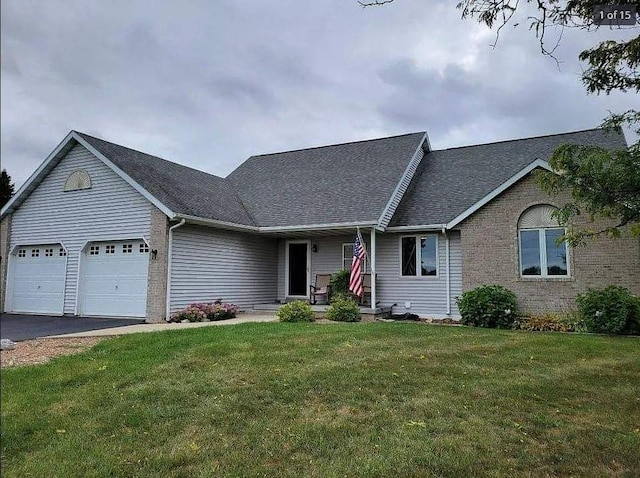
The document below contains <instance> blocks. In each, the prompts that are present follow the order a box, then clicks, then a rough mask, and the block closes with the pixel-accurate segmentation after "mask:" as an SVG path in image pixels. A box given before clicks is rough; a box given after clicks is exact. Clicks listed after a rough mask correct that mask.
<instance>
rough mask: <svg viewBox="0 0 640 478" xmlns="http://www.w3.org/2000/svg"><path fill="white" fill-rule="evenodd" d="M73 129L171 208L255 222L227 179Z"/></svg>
mask: <svg viewBox="0 0 640 478" xmlns="http://www.w3.org/2000/svg"><path fill="white" fill-rule="evenodd" d="M76 133H77V134H78V135H79V136H80V137H81V138H82V139H84V140H85V141H86V142H87V143H89V144H90V145H91V146H92V147H94V148H95V149H96V150H97V151H98V152H99V153H101V154H102V155H104V156H105V157H106V158H107V159H108V160H109V161H111V162H112V163H113V164H115V165H116V166H117V167H118V168H120V169H121V170H122V171H124V172H125V173H126V174H127V175H129V176H130V177H131V178H132V179H133V180H134V181H136V182H137V183H138V184H140V186H142V187H143V188H144V189H146V190H147V191H148V192H149V193H150V194H151V195H153V196H154V197H155V198H156V199H158V200H159V201H160V202H161V203H162V204H164V205H165V206H167V207H168V208H169V209H171V210H172V211H173V212H175V213H178V214H183V215H188V216H196V217H200V218H205V219H214V220H217V221H224V222H231V223H234V224H241V225H248V226H255V225H256V224H255V222H254V221H253V219H252V217H251V215H250V214H249V213H248V212H247V210H246V209H245V208H244V206H243V205H242V201H241V200H240V197H239V196H238V193H237V191H236V190H235V188H234V187H233V185H232V184H231V183H229V181H227V180H225V179H223V178H221V177H218V176H214V175H212V174H208V173H205V172H203V171H199V170H197V169H192V168H189V167H187V166H182V165H181V164H177V163H173V162H171V161H167V160H166V159H162V158H158V157H156V156H152V155H150V154H146V153H142V152H140V151H136V150H134V149H130V148H125V147H124V146H120V145H118V144H114V143H110V142H108V141H104V140H102V139H99V138H94V137H93V136H89V135H88V134H85V133H80V132H77V131H76Z"/></svg>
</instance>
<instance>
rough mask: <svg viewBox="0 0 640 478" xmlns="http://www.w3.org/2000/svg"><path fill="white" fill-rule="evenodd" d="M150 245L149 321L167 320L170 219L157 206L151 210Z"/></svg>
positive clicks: (147, 319)
mask: <svg viewBox="0 0 640 478" xmlns="http://www.w3.org/2000/svg"><path fill="white" fill-rule="evenodd" d="M149 245H150V248H151V250H152V251H157V252H156V253H155V254H153V253H152V254H151V257H150V260H149V277H148V279H147V281H148V282H147V318H146V321H147V322H151V323H154V322H162V321H164V320H165V315H166V314H165V307H166V298H167V253H168V247H169V221H168V218H167V216H165V215H164V213H163V212H161V211H160V210H159V209H158V208H156V207H155V206H154V207H153V208H152V210H151V235H150V238H149Z"/></svg>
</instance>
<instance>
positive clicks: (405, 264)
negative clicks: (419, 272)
mask: <svg viewBox="0 0 640 478" xmlns="http://www.w3.org/2000/svg"><path fill="white" fill-rule="evenodd" d="M402 275H403V276H414V275H416V238H415V237H403V238H402Z"/></svg>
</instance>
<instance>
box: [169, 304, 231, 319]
mask: <svg viewBox="0 0 640 478" xmlns="http://www.w3.org/2000/svg"><path fill="white" fill-rule="evenodd" d="M237 312H238V306H237V305H233V304H228V303H222V301H216V302H214V303H210V302H198V303H195V304H191V305H189V306H188V307H186V308H184V309H182V310H179V311H177V312H174V313H173V314H171V317H169V322H182V321H183V320H188V321H189V322H202V321H205V320H212V321H213V320H225V319H232V318H234V317H235V316H236V313H237Z"/></svg>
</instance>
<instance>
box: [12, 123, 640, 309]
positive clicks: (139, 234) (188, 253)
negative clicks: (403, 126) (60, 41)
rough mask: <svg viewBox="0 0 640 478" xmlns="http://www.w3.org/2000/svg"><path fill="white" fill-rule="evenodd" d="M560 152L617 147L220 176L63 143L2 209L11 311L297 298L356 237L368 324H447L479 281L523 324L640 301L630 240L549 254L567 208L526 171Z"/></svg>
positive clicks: (476, 152)
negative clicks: (515, 301) (600, 303)
mask: <svg viewBox="0 0 640 478" xmlns="http://www.w3.org/2000/svg"><path fill="white" fill-rule="evenodd" d="M564 143H578V144H585V145H598V146H602V147H605V148H612V149H618V148H625V147H627V145H626V142H625V140H624V137H623V135H622V133H619V132H618V133H616V132H610V133H607V132H605V131H604V130H601V129H592V130H587V131H578V132H572V133H566V134H557V135H550V136H542V137H535V138H526V139H518V140H512V141H501V142H496V143H491V144H481V145H476V146H466V147H458V148H449V149H444V150H433V149H432V148H431V146H430V144H429V139H428V136H427V134H426V133H425V132H419V133H413V134H405V135H401V136H393V137H388V138H380V139H373V140H367V141H356V142H351V143H346V144H336V145H330V146H323V147H315V148H308V149H301V150H296V151H287V152H282V153H275V154H265V155H259V156H252V157H250V158H249V159H248V160H246V161H245V162H244V163H243V164H241V165H240V166H239V167H238V168H237V169H236V170H235V171H233V172H232V173H231V174H230V175H229V176H227V177H226V178H221V177H217V176H214V175H211V174H207V173H204V172H202V171H198V170H195V169H192V168H188V167H186V166H182V165H180V164H177V163H173V162H170V161H167V160H164V159H161V158H158V157H155V156H151V155H149V154H145V153H142V152H139V151H136V150H133V149H130V148H126V147H124V146H120V145H117V144H114V143H110V142H107V141H104V140H102V139H98V138H95V137H93V136H90V135H87V134H84V133H80V132H77V131H71V132H70V133H69V134H68V135H67V136H66V137H65V138H64V139H63V140H62V142H61V143H60V144H59V145H58V146H57V147H56V148H55V149H54V150H53V152H52V153H51V154H50V155H49V156H48V157H47V158H46V159H45V160H44V162H43V163H42V164H41V165H40V167H39V168H38V169H37V170H36V171H35V172H34V173H33V174H32V176H31V177H30V178H29V179H28V180H27V181H26V182H25V184H24V185H23V186H22V187H21V188H20V190H19V191H17V193H16V194H15V195H14V196H13V198H12V199H11V200H10V201H9V202H8V203H7V204H6V205H5V206H4V208H3V209H2V211H1V213H0V214H1V218H2V223H1V229H0V233H1V234H0V236H1V248H0V255H1V256H2V262H1V263H0V274H1V275H0V278H1V280H0V284H1V288H0V304H1V305H2V310H3V311H5V312H9V313H28V314H54V315H69V316H77V315H83V316H111V317H141V318H145V319H146V320H147V321H149V322H158V321H162V320H165V318H166V317H167V315H168V314H170V313H171V312H173V311H176V310H178V309H180V308H183V307H185V306H186V305H188V304H190V303H193V302H198V301H213V300H215V299H217V298H222V299H224V300H225V301H229V302H233V303H235V304H237V305H239V306H240V307H241V308H242V309H247V310H248V309H251V308H254V307H255V308H258V307H259V306H260V305H261V304H272V306H273V305H274V304H276V303H279V302H283V301H287V300H292V299H307V298H308V297H309V285H310V284H312V283H313V281H314V278H315V276H316V274H321V273H333V272H336V271H337V270H339V269H342V268H349V267H350V261H351V254H352V244H353V241H354V237H355V233H356V230H357V228H359V229H360V231H361V232H362V235H363V236H364V239H365V242H366V248H367V250H368V259H367V261H366V265H365V268H366V271H367V272H368V273H370V274H371V275H372V277H373V280H372V287H371V289H372V290H371V302H370V303H371V304H373V306H371V308H372V309H373V312H375V311H376V310H381V309H382V308H385V307H386V308H387V309H388V308H392V309H393V311H394V312H397V313H403V312H412V313H415V314H418V315H420V316H431V317H440V318H442V317H452V318H456V317H459V313H458V310H457V308H456V301H455V298H456V297H457V296H459V295H460V294H461V292H462V291H463V290H468V289H471V288H474V287H476V286H479V285H481V284H495V283H497V284H502V285H504V286H506V287H508V288H510V289H511V290H513V291H514V292H515V293H516V294H517V296H518V298H519V300H520V302H521V305H522V307H523V308H524V309H525V310H527V311H530V312H535V313H538V312H542V311H544V310H548V309H558V308H567V307H569V306H570V305H571V301H572V299H573V298H575V296H576V295H577V294H578V293H580V292H582V291H584V290H586V289H587V288H588V287H604V286H607V285H610V284H617V285H621V286H625V287H628V288H630V289H631V290H632V292H634V293H640V243H639V242H638V239H637V238H636V239H633V238H629V237H627V238H621V239H618V240H615V241H613V240H610V239H604V238H600V239H595V240H593V241H591V242H590V243H589V245H588V246H585V247H580V248H575V249H574V248H569V247H567V246H566V245H564V244H563V245H560V246H558V245H556V244H555V241H554V240H555V238H556V237H557V236H558V235H559V234H561V233H562V228H560V227H558V224H557V222H556V221H555V220H554V219H553V217H552V216H551V212H552V211H553V210H554V208H555V207H557V206H560V205H561V204H563V201H564V199H565V198H564V197H562V196H559V197H550V196H548V195H546V194H544V193H543V192H541V191H540V190H539V189H538V187H537V185H536V182H535V178H534V177H533V176H532V173H534V171H535V170H536V169H548V168H549V166H548V164H547V162H546V161H547V159H548V158H549V157H550V155H551V153H552V152H553V150H554V149H555V148H556V147H557V146H559V145H561V144H564Z"/></svg>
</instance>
